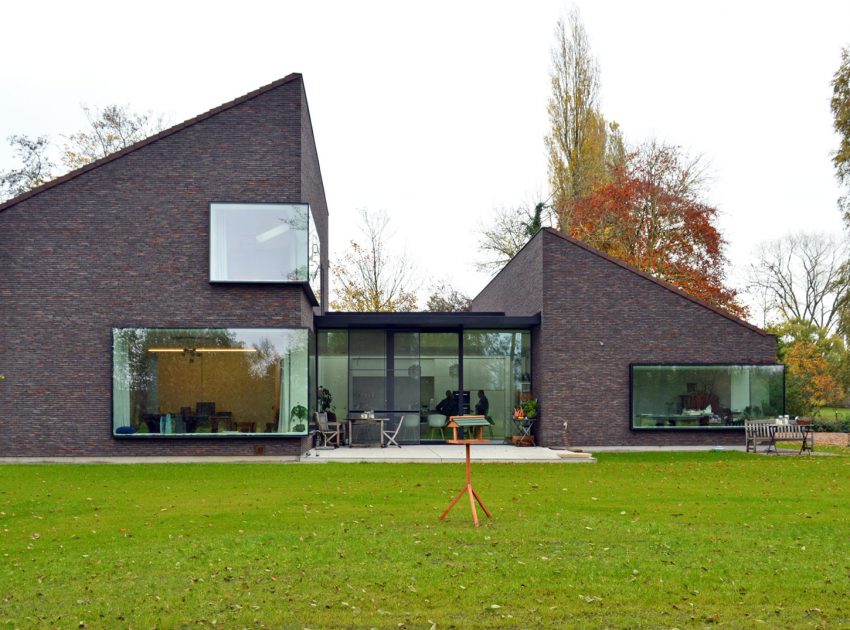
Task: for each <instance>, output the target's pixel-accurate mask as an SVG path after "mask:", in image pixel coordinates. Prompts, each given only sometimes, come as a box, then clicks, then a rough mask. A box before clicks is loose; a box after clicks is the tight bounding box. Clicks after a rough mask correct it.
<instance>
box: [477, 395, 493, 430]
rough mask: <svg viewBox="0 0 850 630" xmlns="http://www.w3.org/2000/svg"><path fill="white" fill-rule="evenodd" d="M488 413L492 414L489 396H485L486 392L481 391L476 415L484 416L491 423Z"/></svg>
mask: <svg viewBox="0 0 850 630" xmlns="http://www.w3.org/2000/svg"><path fill="white" fill-rule="evenodd" d="M488 413H490V401H489V400H487V396H485V395H484V390H483V389H479V390H478V402H477V403H475V415H476V416H484V417H485V418H487V420H488V421H490V418H489V417H488V416H487V414H488ZM491 424H492V423H491Z"/></svg>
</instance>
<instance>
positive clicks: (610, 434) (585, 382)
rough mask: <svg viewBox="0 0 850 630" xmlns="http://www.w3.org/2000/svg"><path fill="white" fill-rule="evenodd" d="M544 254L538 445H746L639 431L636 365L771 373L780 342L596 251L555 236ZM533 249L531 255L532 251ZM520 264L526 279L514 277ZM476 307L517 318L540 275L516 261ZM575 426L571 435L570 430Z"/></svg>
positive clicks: (735, 435)
mask: <svg viewBox="0 0 850 630" xmlns="http://www.w3.org/2000/svg"><path fill="white" fill-rule="evenodd" d="M534 241H538V242H539V246H538V247H539V248H540V250H541V251H542V255H541V262H542V269H541V268H538V271H537V274H538V275H540V276H541V277H542V293H543V307H542V309H541V310H542V323H541V326H540V327H539V329H538V330H537V331H535V337H536V338H535V343H534V350H535V360H534V370H535V375H534V378H535V391H536V393H537V395H538V397H539V398H540V404H541V409H542V411H541V420H540V422H539V423H538V427H537V431H538V439H539V441H540V443H542V444H544V445H550V446H555V445H586V446H600V445H699V444H741V443H742V441H743V435H742V433H741V432H740V431H693V432H683V431H679V432H677V431H651V432H650V431H632V430H630V428H629V426H630V422H629V364H630V363H636V362H661V363H686V362H705V363H750V362H751V363H770V362H774V361H775V360H776V347H775V340H774V338H773V337H772V336H771V335H766V334H763V333H761V332H759V331H756V330H753V329H751V328H749V327H746V326H744V325H742V324H740V323H737V322H735V321H733V320H731V319H729V318H727V317H724V316H723V315H721V314H719V313H717V312H715V311H713V310H710V309H708V308H706V307H704V306H702V305H700V304H697V303H695V302H693V301H691V300H689V299H687V298H685V297H683V296H681V295H679V294H677V293H675V292H673V291H671V290H669V289H667V288H665V287H663V286H660V285H659V284H657V283H655V282H653V281H651V280H649V279H646V278H644V277H641V276H640V275H638V274H636V273H634V272H632V271H630V270H628V269H625V268H623V267H622V266H620V265H618V264H616V263H614V262H611V261H610V260H607V259H605V258H604V257H601V256H599V255H598V254H596V253H593V252H591V251H588V250H586V249H584V248H582V247H580V246H578V245H576V244H574V243H572V242H570V241H568V240H565V239H564V238H562V237H561V236H559V235H558V234H557V233H555V232H554V231H548V230H546V231H543V232H541V233H540V234H538V235H537V236H536V237H535V238H534V239H533V240H532V244H533V243H534ZM526 249H528V247H526ZM515 262H516V263H518V266H519V269H521V270H522V273H521V274H520V273H518V272H517V270H515V269H511V267H513V266H514V264H515ZM506 272H507V275H506V280H499V278H497V280H499V281H498V282H493V283H491V284H490V285H489V286H488V287H487V288H486V289H485V291H484V295H482V296H479V297H477V298H475V301H474V302H473V304H474V306H475V308H476V309H478V307H479V306H481V307H483V308H486V309H487V310H499V308H498V306H499V304H500V303H501V306H502V308H504V309H506V310H509V309H510V307H511V305H513V304H514V303H515V301H516V300H515V295H516V293H515V292H516V291H517V290H519V291H520V294H521V295H523V294H525V293H526V291H527V289H524V288H521V287H523V286H524V285H523V283H521V282H519V278H520V277H521V276H522V275H525V274H530V273H534V272H535V270H534V265H533V264H531V261H530V260H527V259H522V260H521V259H519V257H517V259H515V261H512V262H511V263H510V264H509V265H508V267H507V268H506V269H505V271H503V272H502V274H500V275H505V273H506ZM564 421H567V422H568V429H567V430H566V431H565V430H564V428H563V422H564Z"/></svg>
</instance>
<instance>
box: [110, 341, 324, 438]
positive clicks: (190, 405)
mask: <svg viewBox="0 0 850 630" xmlns="http://www.w3.org/2000/svg"><path fill="white" fill-rule="evenodd" d="M307 394H308V331H307V330H302V329H289V330H288V329H243V328H230V329H212V328H200V329H199V328H185V329H175V328H168V329H166V328H150V329H146V328H120V329H113V430H114V432H115V433H116V434H121V435H132V434H134V435H141V434H145V433H148V434H160V435H177V434H217V435H228V434H235V433H284V434H301V435H304V434H306V433H307V420H308V395H307Z"/></svg>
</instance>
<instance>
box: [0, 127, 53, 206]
mask: <svg viewBox="0 0 850 630" xmlns="http://www.w3.org/2000/svg"><path fill="white" fill-rule="evenodd" d="M8 142H9V146H11V147H12V150H13V151H14V153H15V156H16V157H17V159H18V160H19V161H20V164H21V166H20V168H17V169H10V170H8V171H3V172H0V201H3V200H5V199H11V198H12V197H17V196H18V195H20V194H23V193H25V192H26V191H28V190H30V189H32V188H35V187H37V186H41V185H42V184H44V183H45V182H48V181H50V180H51V179H53V177H54V175H53V169H54V168H55V165H54V164H53V162H52V161H51V159H50V157H49V156H48V155H47V151H48V149H49V147H50V141H49V140H48V139H47V137H46V136H39V137H38V138H34V139H33V138H29V137H27V136H23V135H13V136H9V138H8Z"/></svg>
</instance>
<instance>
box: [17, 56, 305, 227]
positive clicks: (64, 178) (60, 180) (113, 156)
mask: <svg viewBox="0 0 850 630" xmlns="http://www.w3.org/2000/svg"><path fill="white" fill-rule="evenodd" d="M301 78H302V75H301V73H300V72H293V73H291V74H288V75H286V76H285V77H283V78H282V79H278V80H276V81H272V82H271V83H269V84H268V85H264V86H262V87H259V88H257V89H256V90H252V91H250V92H248V93H247V94H243V95H242V96H239V97H237V98H235V99H233V100H232V101H228V102H226V103H223V104H221V105H219V106H218V107H214V108H212V109H210V110H207V111H206V112H204V113H202V114H198V115H197V116H195V117H193V118H189V119H188V120H184V121H183V122H181V123H177V124H176V125H173V126H171V127H169V128H168V129H163V130H162V131H160V132H159V133H156V134H154V135H152V136H149V137H147V138H144V139H142V140H139V141H138V142H136V143H134V144H131V145H130V146H128V147H124V148H123V149H121V150H120V151H116V152H115V153H110V154H109V155H107V156H105V157H102V158H100V159H99V160H96V161H94V162H91V163H90V164H86V165H85V166H81V167H80V168H78V169H75V170H73V171H71V172H70V173H65V174H64V175H60V176H59V177H57V178H55V179H51V180H50V181H49V182H46V183H44V184H42V185H41V186H37V187H36V188H33V189H31V190H28V191H26V192H24V193H21V194H20V195H18V196H17V197H12V198H11V199H8V200H6V201H4V202H2V203H0V212H3V211H4V210H6V209H7V208H11V207H12V206H14V205H16V204H19V203H20V202H22V201H24V200H26V199H29V198H30V197H34V196H35V195H38V194H40V193H43V192H44V191H46V190H50V189H51V188H54V187H55V186H59V185H60V184H64V183H65V182H68V181H70V180H72V179H75V178H77V177H79V176H80V175H82V174H83V173H87V172H89V171H91V170H94V169H96V168H99V167H101V166H103V165H104V164H108V163H109V162H112V161H113V160H117V159H118V158H121V157H124V156H125V155H128V154H129V153H133V152H134V151H138V150H139V149H141V148H143V147H146V146H148V145H149V144H153V143H154V142H157V141H159V140H162V139H163V138H167V137H168V136H171V135H173V134H175V133H177V132H178V131H183V130H184V129H187V128H189V127H191V126H192V125H195V124H197V123H199V122H202V121H204V120H207V119H208V118H212V117H213V116H215V115H216V114H220V113H221V112H224V111H227V110H228V109H231V108H233V107H236V106H237V105H241V104H242V103H244V102H246V101H250V100H251V99H253V98H256V97H258V96H260V95H262V94H265V93H266V92H269V91H271V90H274V89H275V88H278V87H280V86H281V85H284V84H286V83H290V82H292V81H295V80H299V79H301Z"/></svg>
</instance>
